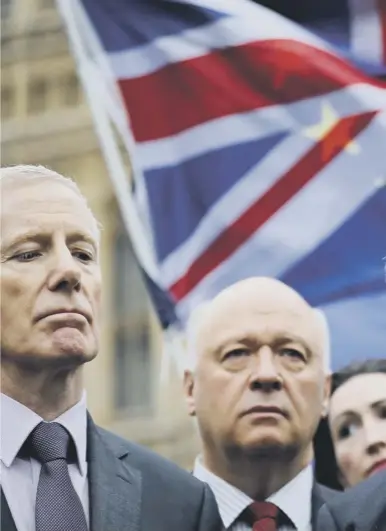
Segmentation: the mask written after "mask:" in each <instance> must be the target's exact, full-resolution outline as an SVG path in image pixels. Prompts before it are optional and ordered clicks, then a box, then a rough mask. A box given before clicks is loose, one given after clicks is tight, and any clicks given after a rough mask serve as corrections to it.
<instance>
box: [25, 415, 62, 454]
mask: <svg viewBox="0 0 386 531" xmlns="http://www.w3.org/2000/svg"><path fill="white" fill-rule="evenodd" d="M29 443H30V449H31V455H32V456H33V457H35V458H36V459H37V460H38V461H40V462H41V463H48V462H49V461H54V460H55V459H66V458H67V452H68V446H69V443H70V434H69V433H68V431H67V430H66V429H65V428H63V426H61V425H60V424H58V423H57V422H41V423H40V424H38V425H37V426H36V428H35V429H34V430H33V432H32V433H31V435H30V436H29Z"/></svg>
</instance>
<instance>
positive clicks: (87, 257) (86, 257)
mask: <svg viewBox="0 0 386 531" xmlns="http://www.w3.org/2000/svg"><path fill="white" fill-rule="evenodd" d="M73 255H74V256H75V257H77V258H79V260H81V261H82V262H90V261H91V260H92V259H93V257H92V255H91V254H90V253H87V252H86V251H75V252H74V253H73Z"/></svg>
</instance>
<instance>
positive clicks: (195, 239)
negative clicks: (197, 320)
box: [160, 135, 314, 286]
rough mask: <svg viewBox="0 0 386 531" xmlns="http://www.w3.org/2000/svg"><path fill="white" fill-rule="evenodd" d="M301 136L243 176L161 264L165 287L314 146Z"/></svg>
mask: <svg viewBox="0 0 386 531" xmlns="http://www.w3.org/2000/svg"><path fill="white" fill-rule="evenodd" d="M313 144H314V141H313V140H311V139H309V138H306V137H304V136H300V135H299V136H298V135H291V136H290V137H288V138H286V139H284V140H283V141H282V142H281V143H280V144H279V146H277V147H276V149H273V150H272V151H271V152H269V153H268V154H267V155H266V156H265V157H264V158H263V159H262V160H261V161H259V162H258V163H257V164H255V166H254V167H253V168H252V169H251V170H250V171H249V172H247V173H246V174H245V176H244V177H243V178H242V179H240V181H238V182H237V183H236V184H235V185H234V186H233V187H232V188H231V189H230V190H229V191H228V192H227V193H226V194H224V195H223V196H222V197H221V198H220V199H219V200H218V201H217V202H216V203H215V204H214V206H213V207H212V208H211V209H210V210H209V212H208V213H207V214H206V216H204V217H203V218H202V219H201V221H200V223H199V225H198V227H197V228H196V229H195V231H194V233H193V234H192V235H191V236H190V237H189V238H188V239H187V240H186V241H185V242H184V243H183V244H182V245H180V246H179V247H178V248H177V249H176V250H175V251H173V252H172V253H170V254H169V256H168V257H167V258H166V259H165V260H164V261H163V262H162V263H161V264H160V269H161V277H162V279H163V281H164V282H165V285H166V286H170V285H172V284H174V282H176V281H177V280H178V279H179V278H180V277H181V276H182V275H183V274H184V273H185V271H186V270H187V269H188V268H189V266H190V264H192V263H193V262H194V261H195V260H196V259H197V258H198V257H199V256H200V255H201V254H202V253H203V252H204V250H205V249H207V247H208V246H209V245H210V244H211V243H212V242H213V241H214V240H215V239H216V238H217V237H218V236H219V235H220V234H221V233H222V232H223V231H224V227H227V226H229V225H232V223H233V222H234V221H235V220H236V219H238V218H239V217H240V216H241V215H242V214H243V212H245V210H247V209H248V208H249V207H250V206H251V205H252V204H253V203H254V202H255V201H256V200H257V199H258V198H259V197H261V196H262V195H263V194H265V193H266V192H267V190H269V189H270V188H271V187H272V186H273V185H274V184H275V182H276V181H278V180H279V179H280V178H281V177H282V176H283V175H284V174H285V173H286V172H287V170H288V169H289V167H291V166H292V165H293V164H296V162H297V161H298V160H299V158H302V157H303V156H304V155H305V153H307V152H308V151H309V149H310V148H311V147H312V146H313Z"/></svg>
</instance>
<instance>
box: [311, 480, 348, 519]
mask: <svg viewBox="0 0 386 531" xmlns="http://www.w3.org/2000/svg"><path fill="white" fill-rule="evenodd" d="M341 495H342V493H341V492H339V491H335V490H332V489H329V488H328V487H324V486H323V485H320V484H319V483H314V485H313V487H312V516H311V519H312V525H313V526H316V521H317V517H318V513H319V511H320V509H321V508H322V506H323V505H324V504H325V503H326V504H327V505H328V504H329V503H330V502H332V501H333V500H335V501H336V500H337V498H339V497H340V496H341Z"/></svg>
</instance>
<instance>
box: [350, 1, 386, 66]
mask: <svg viewBox="0 0 386 531" xmlns="http://www.w3.org/2000/svg"><path fill="white" fill-rule="evenodd" d="M377 4H378V2H377V0H366V1H365V2H363V0H349V9H350V18H351V28H350V29H351V39H350V40H351V43H350V44H351V48H352V51H353V53H355V55H357V56H358V57H361V58H362V59H364V60H368V61H370V62H373V63H378V64H383V59H384V58H383V46H382V26H381V20H380V17H379V13H378V5H377Z"/></svg>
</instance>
